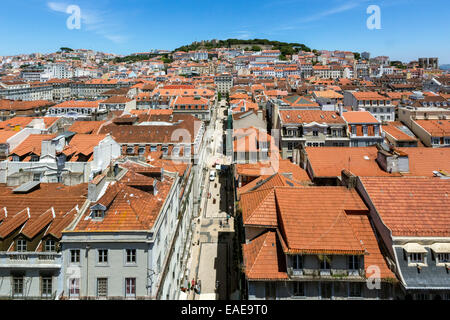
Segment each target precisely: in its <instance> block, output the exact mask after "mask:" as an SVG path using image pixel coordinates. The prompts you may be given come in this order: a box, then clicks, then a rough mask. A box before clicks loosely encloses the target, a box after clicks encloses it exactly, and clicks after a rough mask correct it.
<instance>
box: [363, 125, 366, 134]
mask: <svg viewBox="0 0 450 320" xmlns="http://www.w3.org/2000/svg"><path fill="white" fill-rule="evenodd" d="M363 133H364V135H365V136H367V126H363Z"/></svg>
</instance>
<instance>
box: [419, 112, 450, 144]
mask: <svg viewBox="0 0 450 320" xmlns="http://www.w3.org/2000/svg"><path fill="white" fill-rule="evenodd" d="M410 128H411V131H412V132H414V134H415V135H417V137H419V138H420V140H421V141H422V143H423V144H424V145H425V146H427V147H433V148H440V147H449V146H450V119H449V120H447V119H440V120H439V119H435V120H411V124H410Z"/></svg>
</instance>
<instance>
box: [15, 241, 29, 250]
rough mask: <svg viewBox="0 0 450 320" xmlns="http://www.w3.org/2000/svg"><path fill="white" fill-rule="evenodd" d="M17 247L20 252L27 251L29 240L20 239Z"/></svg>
mask: <svg viewBox="0 0 450 320" xmlns="http://www.w3.org/2000/svg"><path fill="white" fill-rule="evenodd" d="M16 249H17V251H19V252H25V251H27V241H26V240H24V239H18V240H17V243H16Z"/></svg>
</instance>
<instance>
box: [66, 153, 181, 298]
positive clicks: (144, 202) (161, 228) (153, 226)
mask: <svg viewBox="0 0 450 320" xmlns="http://www.w3.org/2000/svg"><path fill="white" fill-rule="evenodd" d="M111 171H112V172H110V173H109V174H107V175H105V176H104V177H103V178H100V179H99V180H98V181H95V182H96V184H91V185H90V186H89V188H90V189H89V191H91V192H89V195H88V198H89V200H90V204H89V205H87V206H85V207H84V210H83V211H82V212H81V215H80V217H79V218H78V219H77V220H76V221H75V222H74V223H73V224H71V225H70V226H69V227H68V228H67V229H66V230H65V231H64V232H63V238H62V241H61V244H62V252H63V256H64V265H63V270H64V275H65V278H64V281H63V286H64V293H65V294H64V297H65V298H69V299H176V298H177V295H178V293H179V285H180V284H181V283H180V280H181V279H180V278H179V274H178V273H177V274H176V273H175V272H179V271H180V270H181V266H180V264H181V263H184V262H185V261H184V260H182V259H180V258H181V256H180V254H181V253H183V252H182V251H181V249H182V248H183V247H182V246H181V244H180V243H179V246H178V247H176V248H174V249H172V248H173V245H174V241H176V238H177V234H178V233H177V231H179V228H178V224H180V223H181V221H180V220H179V212H180V209H181V208H180V202H179V196H180V192H181V183H180V180H181V179H180V177H179V175H178V173H170V172H165V171H164V170H163V169H162V168H158V167H150V166H149V165H145V164H139V163H134V162H130V161H127V162H125V163H122V164H117V165H116V166H115V167H114V168H113V169H112V170H111ZM101 190H104V192H101ZM136 218H137V219H136ZM173 250H174V251H175V252H173V253H172V251H173ZM165 273H167V275H165ZM163 275H164V276H163Z"/></svg>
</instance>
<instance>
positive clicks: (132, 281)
mask: <svg viewBox="0 0 450 320" xmlns="http://www.w3.org/2000/svg"><path fill="white" fill-rule="evenodd" d="M125 296H126V297H136V278H126V279H125Z"/></svg>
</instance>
